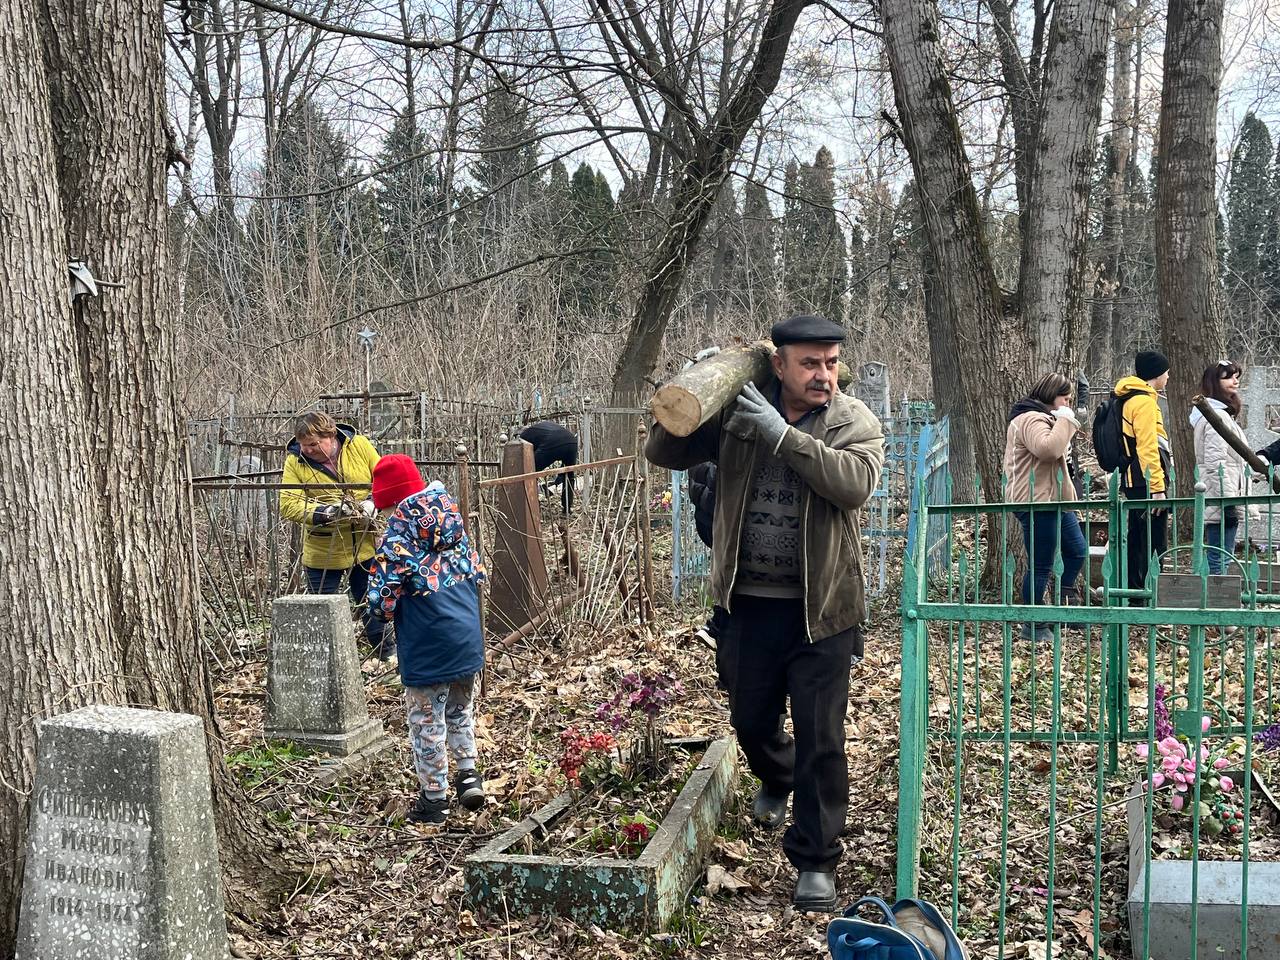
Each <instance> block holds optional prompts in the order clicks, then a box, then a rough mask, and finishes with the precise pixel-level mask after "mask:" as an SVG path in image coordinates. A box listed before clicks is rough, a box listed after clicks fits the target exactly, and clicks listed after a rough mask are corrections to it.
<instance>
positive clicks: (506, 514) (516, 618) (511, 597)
mask: <svg viewBox="0 0 1280 960" xmlns="http://www.w3.org/2000/svg"><path fill="white" fill-rule="evenodd" d="M499 471H500V476H504V477H516V476H521V475H523V474H531V473H533V472H534V468H533V447H532V446H531V445H530V444H528V443H526V442H525V441H523V440H519V439H516V440H512V441H510V442H508V443H507V444H506V445H505V446H504V447H503V448H502V464H501V467H500V468H499ZM493 493H494V513H495V516H496V518H497V525H498V528H497V530H495V531H494V538H493V562H492V568H491V569H492V571H493V580H492V587H491V592H490V598H491V604H492V609H493V612H494V613H495V614H496V615H497V617H498V622H499V623H501V624H504V625H508V626H509V625H513V624H521V623H528V622H529V621H530V620H532V619H533V617H534V611H535V610H537V609H539V608H540V607H541V605H542V599H543V597H544V595H545V594H546V591H547V561H546V555H545V554H544V552H543V545H542V513H541V510H540V509H539V503H538V482H537V480H536V479H535V478H533V477H528V478H526V479H524V480H520V481H516V482H513V483H504V484H499V485H497V486H495V487H494V488H493Z"/></svg>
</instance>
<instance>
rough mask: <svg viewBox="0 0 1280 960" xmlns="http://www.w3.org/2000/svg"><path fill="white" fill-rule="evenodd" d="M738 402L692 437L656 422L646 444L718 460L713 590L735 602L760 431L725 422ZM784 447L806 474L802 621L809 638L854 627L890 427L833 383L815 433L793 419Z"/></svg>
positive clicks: (861, 611)
mask: <svg viewBox="0 0 1280 960" xmlns="http://www.w3.org/2000/svg"><path fill="white" fill-rule="evenodd" d="M759 387H760V390H761V392H762V393H764V395H765V396H771V395H772V393H773V391H774V390H776V389H777V381H776V380H774V378H773V377H770V378H769V379H768V381H766V382H765V383H762V384H759ZM733 408H734V404H733V403H729V404H726V406H725V409H724V410H722V411H720V413H718V414H717V415H716V416H714V417H712V418H711V419H710V420H709V421H707V422H706V423H705V424H703V425H702V426H701V427H699V428H698V429H697V430H695V431H694V432H693V433H692V434H691V435H690V436H688V437H683V438H682V437H673V436H672V435H671V434H669V433H667V431H666V430H664V429H662V427H661V426H659V425H658V424H656V423H655V424H654V426H653V432H652V433H650V434H649V440H648V442H647V443H646V445H645V455H646V456H647V457H648V458H649V460H650V461H651V462H652V463H655V464H657V465H658V466H660V467H667V468H668V469H671V470H687V469H689V468H690V467H693V466H695V465H697V464H699V463H703V462H705V461H707V460H715V461H716V463H717V465H718V467H717V472H716V477H717V481H716V509H715V517H714V520H713V522H712V537H711V542H712V551H711V552H712V560H711V595H712V597H713V598H714V600H715V603H716V604H718V605H719V606H721V607H724V608H725V609H726V610H729V611H730V612H732V610H733V607H732V602H733V587H734V583H735V581H736V579H737V574H738V550H739V542H740V538H741V536H742V523H743V517H744V515H745V513H746V507H747V499H748V494H749V492H750V484H751V482H752V478H753V477H754V475H755V462H756V452H757V449H756V448H757V446H758V442H759V441H758V438H757V437H756V436H755V435H754V434H752V436H751V437H749V438H747V439H744V438H741V437H738V436H736V435H735V434H733V433H731V432H730V431H728V430H725V429H723V424H724V422H725V421H727V420H728V418H729V417H730V416H731V415H732V413H733ZM778 455H779V456H780V457H782V458H783V459H784V460H785V461H786V462H787V464H788V465H789V466H790V467H791V468H792V469H793V470H795V472H796V473H798V474H799V475H800V479H801V480H802V481H803V490H802V493H801V498H800V511H801V516H802V518H803V520H802V524H801V536H802V541H801V557H802V570H801V573H802V578H803V582H804V606H805V627H806V629H807V631H808V635H809V640H810V642H812V641H815V640H822V639H824V638H826V637H830V636H834V635H835V634H837V633H841V632H843V631H845V630H849V629H851V628H853V627H854V626H856V625H857V624H859V623H861V622H862V621H863V620H865V619H866V596H865V592H866V591H865V585H864V582H863V572H862V571H863V561H862V540H861V533H860V531H859V529H858V517H857V514H858V510H859V509H860V508H861V507H862V505H863V504H864V503H866V502H867V500H869V499H870V498H871V494H872V493H873V492H875V489H876V487H877V485H878V484H879V482H880V469H881V467H882V466H883V465H884V431H883V430H882V429H881V427H880V422H879V421H878V420H876V418H875V417H874V416H873V415H872V413H871V411H870V410H868V409H867V407H866V406H865V405H864V404H863V403H862V402H861V401H859V400H855V399H854V398H853V397H849V396H846V395H845V394H843V393H837V394H836V395H835V396H834V397H833V398H832V400H831V403H830V404H829V405H828V406H827V408H826V409H825V410H823V411H821V412H820V413H818V414H817V416H816V417H815V418H814V420H813V422H812V424H811V427H810V433H805V432H804V431H803V430H798V429H796V428H795V427H792V428H790V429H788V430H787V432H786V434H785V435H784V436H783V438H782V443H781V445H780V446H779V447H778Z"/></svg>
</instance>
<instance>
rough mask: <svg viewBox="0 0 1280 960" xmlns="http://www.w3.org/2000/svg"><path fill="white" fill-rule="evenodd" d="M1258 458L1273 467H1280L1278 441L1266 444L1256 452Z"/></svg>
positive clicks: (1279, 445)
mask: <svg viewBox="0 0 1280 960" xmlns="http://www.w3.org/2000/svg"><path fill="white" fill-rule="evenodd" d="M1258 456H1259V457H1261V458H1262V459H1263V460H1265V461H1266V462H1267V463H1269V464H1271V465H1272V466H1273V467H1280V440H1277V441H1276V442H1275V443H1270V444H1267V446H1265V447H1263V448H1262V449H1261V450H1259V451H1258Z"/></svg>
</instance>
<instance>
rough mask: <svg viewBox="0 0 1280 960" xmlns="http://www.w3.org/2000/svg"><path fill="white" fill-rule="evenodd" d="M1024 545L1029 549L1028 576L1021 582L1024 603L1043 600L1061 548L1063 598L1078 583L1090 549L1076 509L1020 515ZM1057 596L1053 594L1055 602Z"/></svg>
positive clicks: (1032, 511) (1051, 598) (1028, 512)
mask: <svg viewBox="0 0 1280 960" xmlns="http://www.w3.org/2000/svg"><path fill="white" fill-rule="evenodd" d="M1018 522H1019V523H1021V524H1022V544H1023V546H1025V547H1026V548H1027V575H1026V577H1025V578H1023V581H1022V602H1023V603H1044V593H1045V588H1046V587H1048V585H1049V578H1050V577H1052V576H1053V563H1054V559H1055V558H1056V557H1057V555H1058V551H1059V550H1061V551H1062V597H1063V598H1064V602H1065V597H1066V595H1067V592H1068V591H1069V590H1071V589H1072V588H1073V587H1075V585H1076V577H1078V576H1080V570H1081V569H1082V568H1083V567H1084V561H1085V558H1086V557H1087V556H1088V555H1089V548H1088V547H1087V546H1086V545H1085V542H1084V533H1083V531H1081V529H1080V520H1079V518H1077V517H1076V514H1075V511H1074V510H1062V511H1058V510H1028V511H1026V512H1024V513H1019V514H1018ZM1057 599H1058V598H1056V597H1050V598H1049V602H1050V603H1053V602H1054V601H1055V600H1057Z"/></svg>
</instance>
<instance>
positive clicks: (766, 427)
mask: <svg viewBox="0 0 1280 960" xmlns="http://www.w3.org/2000/svg"><path fill="white" fill-rule="evenodd" d="M725 427H726V429H728V430H729V432H730V433H734V434H737V435H738V436H743V437H745V436H747V435H748V434H749V432H750V430H752V429H754V430H755V432H756V435H757V436H759V437H760V439H761V440H762V441H763V442H764V444H765V445H766V446H767V447H768V448H769V452H770V453H777V452H778V447H779V446H781V445H782V438H783V437H784V436H786V433H787V421H786V420H785V419H783V416H782V414H780V413H779V412H778V409H777V408H776V407H775V406H774V405H773V404H772V403H770V402H769V401H768V400H766V399H765V398H764V394H762V393H761V392H760V391H759V390H758V389H756V385H755V384H754V383H748V384H747V385H746V386H745V387H743V388H742V393H740V394H738V407H737V409H736V410H734V411H733V416H731V417H730V418H729V422H728V423H727V424H726V425H725Z"/></svg>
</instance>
